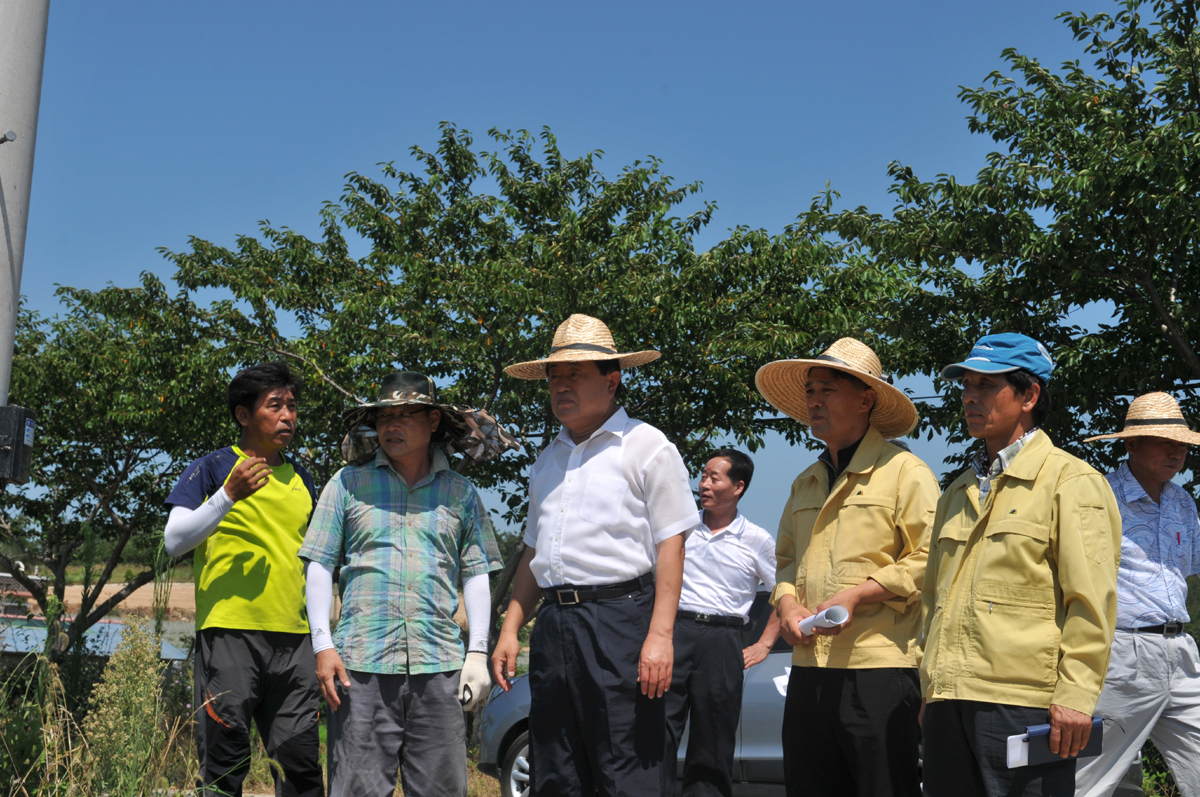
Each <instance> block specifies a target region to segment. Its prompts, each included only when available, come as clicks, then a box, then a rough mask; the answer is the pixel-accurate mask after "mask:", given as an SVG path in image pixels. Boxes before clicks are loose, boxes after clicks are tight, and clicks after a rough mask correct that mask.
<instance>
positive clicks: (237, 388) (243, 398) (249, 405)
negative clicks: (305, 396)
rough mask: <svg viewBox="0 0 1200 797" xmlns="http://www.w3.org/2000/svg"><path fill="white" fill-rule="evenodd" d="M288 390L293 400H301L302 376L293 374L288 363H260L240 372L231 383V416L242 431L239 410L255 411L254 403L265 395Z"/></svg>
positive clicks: (229, 393)
mask: <svg viewBox="0 0 1200 797" xmlns="http://www.w3.org/2000/svg"><path fill="white" fill-rule="evenodd" d="M279 388H287V389H288V390H290V391H292V398H294V399H296V401H299V400H300V391H301V390H303V389H304V382H303V381H302V380H301V379H300V375H299V374H296V373H292V370H291V369H290V368H288V365H287V363H285V362H283V361H282V360H278V361H276V362H273V363H259V364H258V365H252V366H250V367H249V368H243V369H242V370H241V371H238V373H237V376H235V377H234V378H233V380H232V381H231V382H230V383H229V391H228V394H227V395H228V397H229V414H230V415H232V416H233V422H234V423H236V424H237V425H238V428H239V429H240V428H241V426H242V424H241V422H240V421H239V420H238V418H237V408H238V407H245V408H246V409H248V410H250V411H251V412H253V411H254V402H255V401H257V400H258V397H259V396H261V395H262V394H263V393H266V392H269V391H272V390H278V389H279Z"/></svg>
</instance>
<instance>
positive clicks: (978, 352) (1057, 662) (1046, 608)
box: [921, 333, 1121, 797]
mask: <svg viewBox="0 0 1200 797" xmlns="http://www.w3.org/2000/svg"><path fill="white" fill-rule="evenodd" d="M1053 368H1054V362H1053V360H1052V359H1051V358H1050V353H1049V352H1048V351H1046V347H1045V346H1043V345H1042V344H1040V343H1038V342H1037V341H1035V340H1033V339H1032V338H1029V337H1026V336H1025V335H1017V334H1011V333H1009V334H1000V335H987V336H985V337H983V338H981V339H980V340H979V342H978V343H976V344H975V347H974V348H973V349H972V350H971V354H970V356H968V357H967V359H965V360H963V361H962V362H960V363H955V364H953V365H950V366H947V367H946V368H945V369H943V370H942V378H943V379H946V380H956V381H960V382H961V384H962V403H963V411H964V415H965V416H966V422H967V431H968V432H969V434H970V435H971V437H974V438H976V439H978V440H982V441H983V445H982V446H981V447H980V449H979V451H978V453H977V455H976V456H974V457H973V458H972V461H971V467H970V468H968V469H967V470H966V472H964V473H963V474H962V475H961V476H959V478H958V479H956V480H955V481H954V483H953V484H951V485H950V487H949V488H948V489H947V490H946V492H945V493H943V494H942V497H941V499H940V500H939V501H938V507H937V515H936V517H935V518H934V524H933V536H932V539H931V541H930V545H929V563H928V567H927V570H926V574H925V584H924V609H925V621H924V622H925V633H924V635H923V640H924V641H923V644H924V658H923V659H922V661H921V687H922V692H923V695H924V698H925V701H926V708H925V715H924V737H925V748H924V789H925V794H926V795H933V796H934V797H937V796H938V795H951V794H953V795H958V794H964V793H966V794H986V795H989V797H992V796H993V795H1026V794H1027V795H1064V796H1065V795H1071V794H1073V793H1074V790H1075V759H1074V758H1073V756H1075V755H1077V754H1078V753H1079V751H1080V750H1082V749H1083V747H1084V746H1085V745H1086V744H1087V742H1088V738H1089V736H1090V734H1091V728H1092V713H1093V711H1094V709H1095V705H1096V700H1097V698H1098V697H1099V695H1100V688H1101V686H1102V685H1103V684H1104V674H1105V671H1106V670H1107V667H1108V656H1109V649H1110V646H1111V643H1112V636H1113V629H1114V627H1115V623H1116V617H1117V565H1116V559H1117V556H1118V555H1119V552H1120V540H1121V515H1120V510H1119V509H1118V507H1117V502H1116V498H1115V497H1114V496H1113V492H1112V489H1111V488H1110V487H1109V485H1108V482H1107V481H1106V480H1105V478H1104V477H1103V476H1102V475H1100V474H1099V473H1098V472H1097V471H1096V470H1095V469H1093V468H1092V467H1091V466H1089V465H1088V464H1087V463H1085V462H1083V461H1082V460H1079V459H1077V458H1075V457H1073V456H1071V455H1070V454H1068V453H1066V452H1065V451H1062V450H1061V449H1059V448H1056V447H1055V446H1054V444H1053V442H1051V440H1050V437H1049V436H1048V435H1047V434H1046V433H1045V432H1044V431H1042V430H1041V429H1039V427H1040V425H1041V424H1042V423H1043V422H1044V421H1045V419H1046V416H1047V414H1048V413H1049V411H1050V391H1049V382H1050V374H1051V372H1052V371H1053ZM1045 723H1049V724H1050V727H1051V730H1050V735H1049V745H1050V750H1051V752H1053V753H1054V754H1055V755H1058V756H1060V757H1061V759H1062V760H1059V761H1055V762H1053V763H1049V764H1041V765H1036V766H1025V767H1019V768H1013V769H1010V768H1008V767H1007V756H1006V752H1007V749H1006V748H1007V740H1008V737H1009V736H1013V735H1018V734H1022V733H1024V732H1025V729H1026V727H1028V726H1033V725H1041V724H1045Z"/></svg>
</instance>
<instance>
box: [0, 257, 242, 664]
mask: <svg viewBox="0 0 1200 797" xmlns="http://www.w3.org/2000/svg"><path fill="white" fill-rule="evenodd" d="M60 293H61V294H62V297H63V306H64V313H63V314H62V315H61V316H58V317H55V318H53V319H46V318H42V317H40V316H38V315H37V314H35V313H31V312H28V311H25V312H23V313H22V316H21V321H20V324H19V327H18V339H17V345H16V352H15V357H14V361H13V379H12V401H13V402H14V403H16V404H20V405H22V406H26V407H30V408H33V409H34V410H35V411H36V412H37V415H38V420H37V434H36V437H35V441H34V460H33V467H32V470H31V475H30V482H29V484H27V485H25V486H24V487H20V488H15V487H10V488H9V489H8V490H6V491H5V492H3V493H2V494H0V567H3V568H4V569H6V570H8V571H9V572H11V573H12V574H13V577H14V578H16V579H17V580H18V581H20V582H21V583H22V585H23V586H24V587H25V588H26V589H27V590H28V591H29V592H30V593H31V594H32V595H33V598H34V599H35V600H36V601H37V603H38V606H39V607H40V609H41V611H42V613H43V614H44V615H47V616H56V615H57V612H52V611H48V609H49V608H50V606H51V603H52V602H55V605H57V606H63V605H65V604H66V600H65V598H66V587H67V568H68V567H69V566H71V565H73V564H83V565H84V579H83V581H84V583H83V595H82V603H81V606H80V607H79V609H78V611H77V612H75V613H74V615H73V616H69V617H64V618H63V619H64V620H65V621H66V622H64V624H63V630H62V634H61V635H59V636H57V637H56V638H57V639H58V640H59V642H58V643H57V644H54V645H53V646H52V648H51V651H50V653H51V656H52V657H54V658H58V657H61V656H62V655H63V654H64V653H65V652H66V650H68V649H70V648H72V647H75V646H78V645H80V644H81V642H82V635H83V634H84V632H86V631H87V629H88V628H89V627H91V626H92V625H93V624H94V623H96V622H97V621H98V620H100V619H101V618H103V617H104V616H105V615H106V614H108V613H109V612H110V611H112V609H113V608H115V607H116V606H117V605H118V604H119V603H120V602H121V601H122V600H124V599H125V598H127V597H128V596H129V595H130V594H132V593H133V591H134V590H136V589H138V588H139V587H141V586H143V585H145V584H149V583H150V582H151V581H153V579H154V575H155V568H154V567H153V566H147V567H146V569H144V570H142V571H141V572H138V573H136V574H135V575H134V576H133V578H132V579H129V580H127V583H125V585H124V586H123V587H122V588H121V589H119V590H117V591H116V592H115V594H112V595H111V596H109V597H106V598H104V599H103V600H101V591H102V590H103V589H104V587H105V586H106V585H108V584H109V583H110V582H111V581H112V578H113V573H114V571H115V569H116V568H117V566H118V565H119V564H120V563H121V562H122V561H126V558H127V557H131V556H132V558H140V559H142V560H143V561H147V562H149V561H152V557H153V552H154V550H155V549H156V548H157V546H158V543H159V540H160V539H161V534H162V529H163V525H164V522H165V512H164V509H163V501H164V499H165V498H166V495H167V493H168V492H169V491H170V488H171V487H172V486H173V483H174V479H175V478H176V477H177V476H178V474H179V472H180V470H181V469H182V467H183V465H185V464H186V463H187V462H188V461H190V459H191V458H193V457H194V456H196V455H198V454H199V453H201V452H204V451H207V450H211V449H212V448H213V447H214V446H215V445H216V444H217V440H218V439H220V438H221V437H223V435H221V434H220V432H222V431H224V429H222V427H221V425H220V424H219V422H218V420H217V419H218V418H219V417H220V414H219V409H220V408H221V407H223V405H224V389H225V376H224V370H223V369H224V368H226V367H227V366H228V365H229V364H230V362H231V361H230V360H229V358H228V356H227V355H226V354H225V353H224V352H222V351H221V350H220V349H218V348H217V347H215V346H213V344H212V343H211V342H210V341H208V340H207V339H205V338H203V337H201V336H200V335H199V334H198V332H199V327H198V326H197V324H196V313H195V312H194V308H193V307H192V306H191V305H190V303H189V302H188V301H187V300H186V299H183V298H180V297H176V298H171V297H169V296H167V295H166V294H165V293H164V292H163V291H162V290H161V286H160V285H157V284H155V283H154V282H153V281H148V282H147V284H146V286H144V287H143V288H140V289H137V290H133V291H120V290H118V289H110V290H109V291H108V292H106V293H105V294H104V298H105V299H106V300H107V301H108V302H109V303H110V304H113V305H119V307H118V309H119V310H120V312H119V313H106V312H104V311H102V310H100V309H97V307H96V306H95V305H97V304H101V302H98V301H96V299H97V297H96V295H94V294H89V293H87V292H76V291H72V290H70V289H64V290H62V291H61V292H60ZM118 299H119V301H118ZM135 554H136V556H133V555H135ZM17 561H21V562H23V563H25V564H26V565H27V566H28V565H31V564H33V563H41V564H42V565H44V566H45V567H46V568H47V570H48V571H49V574H50V578H49V580H42V579H35V578H33V577H32V576H31V569H30V568H28V567H27V569H26V570H25V571H24V572H21V570H20V569H19V568H17V567H16V562H17ZM162 566H163V567H165V566H166V563H165V562H163V563H162Z"/></svg>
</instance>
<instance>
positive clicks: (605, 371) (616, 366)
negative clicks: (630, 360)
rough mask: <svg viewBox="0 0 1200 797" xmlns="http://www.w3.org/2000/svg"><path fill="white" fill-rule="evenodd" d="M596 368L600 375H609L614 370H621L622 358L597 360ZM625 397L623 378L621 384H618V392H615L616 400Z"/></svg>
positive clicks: (614, 397)
mask: <svg viewBox="0 0 1200 797" xmlns="http://www.w3.org/2000/svg"><path fill="white" fill-rule="evenodd" d="M595 363H596V370H597V371H599V372H600V376H608V375H609V374H611V373H612V372H613V371H620V370H621V361H620V360H596V361H595ZM623 398H625V379H624V378H622V379H621V384H619V385H617V392H616V393H614V394H613V400H614V401H620V400H621V399H623Z"/></svg>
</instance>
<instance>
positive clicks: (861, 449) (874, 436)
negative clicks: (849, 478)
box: [842, 426, 887, 473]
mask: <svg viewBox="0 0 1200 797" xmlns="http://www.w3.org/2000/svg"><path fill="white" fill-rule="evenodd" d="M885 445H887V440H885V439H884V438H883V435H881V434H880V433H879V431H878V430H877V429H876V428H875V427H874V426H868V427H867V433H866V434H865V435H863V439H862V440H861V441H860V442H859V444H858V450H857V451H855V452H854V456H852V457H850V464H848V465H847V466H846V469H845V470H844V471H842V473H870V472H871V471H873V470H875V463H876V462H878V461H879V455H880V454H882V453H883V447H884V446H885Z"/></svg>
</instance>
